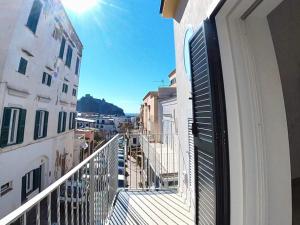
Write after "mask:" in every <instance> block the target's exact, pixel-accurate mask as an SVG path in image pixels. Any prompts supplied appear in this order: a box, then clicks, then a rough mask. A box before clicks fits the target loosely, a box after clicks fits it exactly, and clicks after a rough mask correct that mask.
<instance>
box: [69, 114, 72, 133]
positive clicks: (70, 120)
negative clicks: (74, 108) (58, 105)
mask: <svg viewBox="0 0 300 225" xmlns="http://www.w3.org/2000/svg"><path fill="white" fill-rule="evenodd" d="M71 129H72V113H71V112H70V116H69V130H71Z"/></svg>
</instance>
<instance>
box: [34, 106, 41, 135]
mask: <svg viewBox="0 0 300 225" xmlns="http://www.w3.org/2000/svg"><path fill="white" fill-rule="evenodd" d="M40 116H41V111H39V110H37V111H36V114H35V123H34V134H33V135H34V136H33V139H34V140H37V139H38V132H39V124H40V123H39V122H40Z"/></svg>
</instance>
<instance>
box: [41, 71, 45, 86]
mask: <svg viewBox="0 0 300 225" xmlns="http://www.w3.org/2000/svg"><path fill="white" fill-rule="evenodd" d="M42 83H43V84H45V83H46V73H45V72H44V73H43V80H42Z"/></svg>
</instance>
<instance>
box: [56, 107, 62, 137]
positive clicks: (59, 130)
mask: <svg viewBox="0 0 300 225" xmlns="http://www.w3.org/2000/svg"><path fill="white" fill-rule="evenodd" d="M61 116H62V112H59V114H58V126H57V133H60V132H61V126H60V125H61Z"/></svg>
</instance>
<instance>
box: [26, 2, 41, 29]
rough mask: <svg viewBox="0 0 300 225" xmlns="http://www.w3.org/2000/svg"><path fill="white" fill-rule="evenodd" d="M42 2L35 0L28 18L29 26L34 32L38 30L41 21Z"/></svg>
mask: <svg viewBox="0 0 300 225" xmlns="http://www.w3.org/2000/svg"><path fill="white" fill-rule="evenodd" d="M42 7H43V5H42V3H41V2H40V1H39V0H34V2H33V5H32V8H31V11H30V14H29V17H28V20H27V27H28V28H29V29H30V30H31V31H32V32H33V33H35V32H36V29H37V25H38V22H39V18H40V15H41V11H42Z"/></svg>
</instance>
